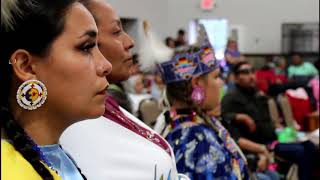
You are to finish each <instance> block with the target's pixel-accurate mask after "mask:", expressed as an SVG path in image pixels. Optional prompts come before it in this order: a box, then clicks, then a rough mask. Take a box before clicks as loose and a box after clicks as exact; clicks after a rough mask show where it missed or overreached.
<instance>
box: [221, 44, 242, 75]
mask: <svg viewBox="0 0 320 180" xmlns="http://www.w3.org/2000/svg"><path fill="white" fill-rule="evenodd" d="M224 57H225V61H226V63H227V64H226V67H227V70H226V71H227V72H230V71H232V68H233V66H234V65H236V64H237V63H239V62H241V61H244V57H243V56H242V55H241V54H240V51H239V49H238V44H237V41H236V40H234V39H229V40H228V42H227V48H226V50H225V52H224Z"/></svg>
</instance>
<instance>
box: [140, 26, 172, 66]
mask: <svg viewBox="0 0 320 180" xmlns="http://www.w3.org/2000/svg"><path fill="white" fill-rule="evenodd" d="M140 37H141V39H140V42H141V46H140V50H139V64H140V67H141V70H142V71H144V72H148V71H154V70H155V67H156V64H158V63H161V62H165V61H168V60H170V59H171V58H172V56H173V54H174V50H173V49H170V48H169V47H167V46H166V45H165V44H164V42H163V41H161V40H160V39H159V38H158V37H157V35H156V33H154V32H153V31H152V30H150V29H148V31H147V32H145V33H143V34H142V33H141V34H140Z"/></svg>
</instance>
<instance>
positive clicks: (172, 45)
mask: <svg viewBox="0 0 320 180" xmlns="http://www.w3.org/2000/svg"><path fill="white" fill-rule="evenodd" d="M165 42H166V45H167V46H168V47H169V48H172V49H174V48H176V44H175V41H174V39H173V38H172V37H167V38H166V40H165Z"/></svg>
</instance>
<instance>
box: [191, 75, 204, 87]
mask: <svg viewBox="0 0 320 180" xmlns="http://www.w3.org/2000/svg"><path fill="white" fill-rule="evenodd" d="M191 85H192V87H193V88H194V87H197V86H200V87H204V85H205V82H204V80H203V78H202V77H201V76H195V77H193V78H192V79H191Z"/></svg>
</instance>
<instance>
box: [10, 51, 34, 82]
mask: <svg viewBox="0 0 320 180" xmlns="http://www.w3.org/2000/svg"><path fill="white" fill-rule="evenodd" d="M10 62H11V65H12V69H13V73H14V74H15V76H16V77H17V78H18V79H19V80H21V81H22V82H24V81H27V80H30V79H36V74H35V72H34V67H35V64H34V59H33V57H32V55H31V54H30V53H29V52H28V51H26V50H23V49H18V50H16V51H15V52H14V53H13V54H12V55H11V58H10Z"/></svg>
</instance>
